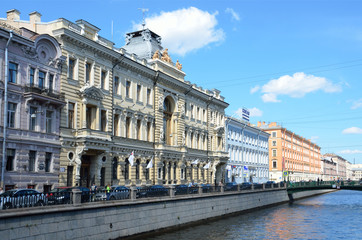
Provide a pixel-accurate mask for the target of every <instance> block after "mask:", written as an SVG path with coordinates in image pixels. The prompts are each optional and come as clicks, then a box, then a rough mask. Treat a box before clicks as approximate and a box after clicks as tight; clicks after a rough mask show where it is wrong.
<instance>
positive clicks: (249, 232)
mask: <svg viewBox="0 0 362 240" xmlns="http://www.w3.org/2000/svg"><path fill="white" fill-rule="evenodd" d="M143 239H147V240H193V239H197V240H239V239H348V240H351V239H362V191H350V190H340V191H337V192H333V193H329V194H324V195H319V196H316V197H311V198H307V199H303V200H299V201H295V202H294V203H292V204H283V205H279V206H276V207H271V208H267V209H262V210H258V211H253V212H250V213H245V214H240V215H238V216H233V217H227V218H224V219H221V220H217V221H212V222H207V223H206V222H205V224H200V225H196V226H193V227H188V228H185V229H182V230H179V231H173V232H172V233H165V234H158V235H157V236H153V237H149V238H143Z"/></svg>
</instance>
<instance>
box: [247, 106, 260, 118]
mask: <svg viewBox="0 0 362 240" xmlns="http://www.w3.org/2000/svg"><path fill="white" fill-rule="evenodd" d="M249 111H250V117H261V116H263V111H262V110H260V109H258V108H255V107H254V108H251V109H249Z"/></svg>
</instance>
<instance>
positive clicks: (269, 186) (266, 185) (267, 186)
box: [265, 181, 275, 188]
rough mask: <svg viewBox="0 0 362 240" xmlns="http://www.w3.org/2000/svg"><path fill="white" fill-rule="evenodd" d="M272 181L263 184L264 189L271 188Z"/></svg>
mask: <svg viewBox="0 0 362 240" xmlns="http://www.w3.org/2000/svg"><path fill="white" fill-rule="evenodd" d="M274 183H275V182H274V181H267V182H266V183H265V187H266V188H271V187H272V185H274Z"/></svg>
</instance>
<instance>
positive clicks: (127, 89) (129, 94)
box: [126, 81, 131, 98]
mask: <svg viewBox="0 0 362 240" xmlns="http://www.w3.org/2000/svg"><path fill="white" fill-rule="evenodd" d="M126 97H128V98H130V97H131V82H130V81H126Z"/></svg>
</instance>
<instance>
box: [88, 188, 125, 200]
mask: <svg viewBox="0 0 362 240" xmlns="http://www.w3.org/2000/svg"><path fill="white" fill-rule="evenodd" d="M129 192H130V189H129V188H128V187H125V186H120V185H114V186H111V190H110V192H109V199H108V200H120V199H128V198H129ZM95 200H96V201H104V200H107V191H106V189H105V188H101V190H100V191H99V190H98V189H97V193H96V195H95Z"/></svg>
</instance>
